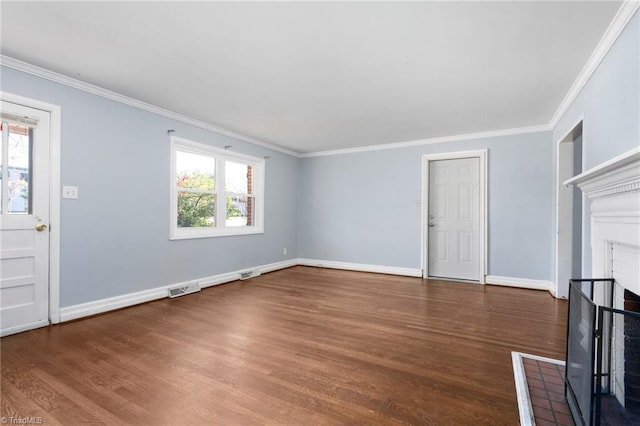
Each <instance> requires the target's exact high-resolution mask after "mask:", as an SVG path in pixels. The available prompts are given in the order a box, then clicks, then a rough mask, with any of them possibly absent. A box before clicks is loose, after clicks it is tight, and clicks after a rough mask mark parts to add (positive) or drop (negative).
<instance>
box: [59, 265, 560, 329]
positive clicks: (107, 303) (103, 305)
mask: <svg viewBox="0 0 640 426" xmlns="http://www.w3.org/2000/svg"><path fill="white" fill-rule="evenodd" d="M296 265H302V266H315V267H320V268H331V269H344V270H348V271H360V272H374V273H378V274H390V275H402V276H408V277H418V278H420V277H422V271H421V270H420V269H417V268H399V267H396V266H382V265H368V264H364V263H349V262H337V261H333V260H319V259H289V260H284V261H282V262H275V263H269V264H267V265H262V266H258V267H256V268H247V269H242V270H239V271H233V272H227V273H224V274H218V275H212V276H209V277H203V278H199V279H196V280H190V281H185V282H181V283H173V284H170V285H166V286H162V287H156V288H152V289H149V290H143V291H138V292H135V293H129V294H123V295H121V296H115V297H110V298H107V299H101V300H95V301H93V302H88V303H81V304H79V305H73V306H67V307H65V308H61V309H60V321H62V322H64V321H71V320H74V319H78V318H82V317H86V316H90V315H96V314H101V313H104V312H109V311H113V310H115V309H121V308H126V307H128V306H133V305H137V304H140V303H145V302H150V301H152V300H157V299H162V298H165V297H168V292H169V288H171V287H177V286H186V285H188V284H194V283H197V284H199V285H200V287H202V288H206V287H211V286H214V285H219V284H224V283H228V282H231V281H235V280H238V279H240V274H241V273H243V272H246V271H251V270H255V269H258V270H259V271H260V272H261V273H267V272H272V271H277V270H279V269H285V268H289V267H291V266H296ZM486 282H487V284H495V285H504V286H510V287H522V288H528V289H535V290H549V289H550V288H552V285H551V282H549V281H540V280H530V279H526V278H512V277H499V276H494V275H487V279H486Z"/></svg>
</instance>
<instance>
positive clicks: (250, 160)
mask: <svg viewBox="0 0 640 426" xmlns="http://www.w3.org/2000/svg"><path fill="white" fill-rule="evenodd" d="M170 141H171V144H170V145H171V173H170V190H171V197H170V198H171V208H170V218H169V220H170V222H169V223H170V224H171V225H170V234H169V239H170V240H183V239H191V238H211V237H225V236H232V235H251V234H263V233H264V168H265V161H264V159H262V158H257V157H252V156H249V155H245V154H238V153H236V152H230V151H228V150H224V149H219V148H214V147H212V146H209V145H205V144H202V143H198V142H193V141H190V140H188V139H183V138H179V137H176V136H171V137H170ZM177 150H180V151H183V152H191V153H193V154H199V155H206V156H212V157H215V159H216V169H215V170H216V190H215V193H216V194H217V195H218V198H217V202H216V224H217V226H216V227H215V228H179V227H178V222H177V220H176V217H177V216H178V191H177V188H176V151H177ZM225 161H235V162H242V163H246V164H249V165H251V166H252V167H253V194H251V196H252V197H254V198H255V205H254V206H255V207H254V208H255V211H254V225H252V226H237V227H236V226H230V227H227V226H226V225H225V217H226V202H225V201H226V199H225V197H220V196H219V195H220V194H223V195H226V192H225V191H223V190H221V189H220V188H221V185H222V182H223V181H224V162H225ZM228 195H234V194H233V193H229V194H228ZM242 195H246V194H242ZM221 201H222V202H221Z"/></svg>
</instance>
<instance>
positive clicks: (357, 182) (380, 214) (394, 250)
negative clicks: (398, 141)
mask: <svg viewBox="0 0 640 426" xmlns="http://www.w3.org/2000/svg"><path fill="white" fill-rule="evenodd" d="M485 148H486V149H488V171H489V173H488V187H489V188H488V217H489V223H488V246H489V252H488V259H489V260H488V273H489V274H490V275H499V276H507V277H517V278H530V279H539V280H548V279H550V278H551V269H550V265H549V260H548V259H549V257H548V253H549V247H550V246H551V234H552V231H551V218H550V217H549V213H548V212H549V209H550V208H551V177H552V164H551V163H550V162H549V157H550V156H551V148H552V144H551V133H550V132H540V133H529V134H522V135H513V136H500V137H492V138H484V139H476V140H467V141H460V142H447V143H442V144H432V145H422V146H414V147H405V148H396V149H386V150H379V151H369V152H359V153H350V154H343V155H332V156H325V157H311V158H305V159H303V161H302V164H301V167H300V173H301V175H300V186H299V188H300V195H299V199H300V204H299V219H298V221H299V222H298V223H299V231H298V238H299V240H298V241H299V242H298V247H299V253H300V256H301V257H303V258H310V259H321V260H331V261H341V262H353V263H364V264H372V265H384V266H393V267H403V268H420V267H421V259H420V251H421V247H420V244H421V241H420V232H421V225H420V216H421V207H420V205H419V202H420V199H421V188H422V183H421V168H422V156H423V155H424V154H431V153H442V152H455V151H466V150H476V149H485Z"/></svg>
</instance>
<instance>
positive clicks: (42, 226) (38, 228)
mask: <svg viewBox="0 0 640 426" xmlns="http://www.w3.org/2000/svg"><path fill="white" fill-rule="evenodd" d="M45 229H47V225H45V224H44V223H39V224H37V225H36V231H38V232H42V231H44V230H45Z"/></svg>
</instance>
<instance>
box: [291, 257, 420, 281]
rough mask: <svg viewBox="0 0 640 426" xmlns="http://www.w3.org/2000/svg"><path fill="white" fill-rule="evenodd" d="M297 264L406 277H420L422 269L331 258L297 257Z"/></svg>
mask: <svg viewBox="0 0 640 426" xmlns="http://www.w3.org/2000/svg"><path fill="white" fill-rule="evenodd" d="M298 265H302V266H316V267H320V268H331V269H345V270H348V271H360V272H375V273H378V274H390V275H404V276H408V277H422V271H421V270H420V269H415V268H398V267H396V266H382V265H367V264H364V263H349V262H336V261H333V260H318V259H298Z"/></svg>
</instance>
